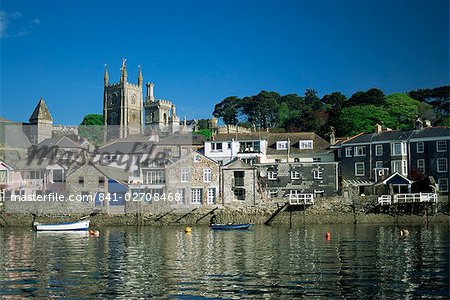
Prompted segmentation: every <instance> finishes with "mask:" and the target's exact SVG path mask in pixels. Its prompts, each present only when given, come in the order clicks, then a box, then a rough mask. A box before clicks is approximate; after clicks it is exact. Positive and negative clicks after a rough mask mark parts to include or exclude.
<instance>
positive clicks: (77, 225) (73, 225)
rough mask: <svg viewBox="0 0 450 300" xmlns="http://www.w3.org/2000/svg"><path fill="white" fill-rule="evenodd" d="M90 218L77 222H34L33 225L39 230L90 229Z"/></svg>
mask: <svg viewBox="0 0 450 300" xmlns="http://www.w3.org/2000/svg"><path fill="white" fill-rule="evenodd" d="M89 222H90V221H89V220H80V221H76V222H67V223H57V224H41V223H38V222H34V223H33V227H34V229H35V230H37V231H72V230H89Z"/></svg>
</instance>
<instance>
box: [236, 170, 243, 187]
mask: <svg viewBox="0 0 450 300" xmlns="http://www.w3.org/2000/svg"><path fill="white" fill-rule="evenodd" d="M244 175H245V173H244V171H234V186H244Z"/></svg>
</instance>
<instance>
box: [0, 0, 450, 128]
mask: <svg viewBox="0 0 450 300" xmlns="http://www.w3.org/2000/svg"><path fill="white" fill-rule="evenodd" d="M0 38H1V39H0V43H1V48H0V51H1V53H0V57H1V68H0V71H1V73H0V76H1V78H0V82H1V87H0V88H1V92H0V96H1V106H0V116H2V117H4V118H7V119H10V120H13V121H28V118H29V117H30V115H31V113H32V112H33V109H34V107H35V105H36V104H37V102H38V100H39V98H40V97H43V98H44V99H45V101H46V103H47V105H48V106H49V109H50V111H51V113H52V115H53V118H54V120H55V122H56V123H62V124H79V123H80V122H81V120H82V118H83V116H84V115H86V114H88V113H102V97H103V66H104V64H108V67H109V72H110V82H116V81H118V80H119V69H120V65H121V60H122V58H127V59H128V61H127V66H128V78H129V81H132V82H136V81H137V65H138V64H140V65H141V66H142V71H143V75H144V81H145V82H147V81H152V82H154V83H155V95H156V97H157V98H163V99H170V100H172V101H174V102H175V104H176V105H177V113H178V114H179V115H180V116H181V117H182V118H183V117H184V116H187V117H188V118H207V117H210V116H211V113H212V111H213V109H214V104H215V103H218V102H220V101H221V100H222V99H224V98H225V97H227V96H231V95H235V96H239V97H243V96H248V95H254V94H257V93H258V92H259V91H261V90H263V89H265V90H272V91H276V92H278V93H280V94H288V93H297V94H303V93H304V91H305V89H307V88H314V89H315V90H317V91H318V93H319V95H320V96H322V95H324V94H326V93H330V92H333V91H341V92H343V93H344V94H346V95H348V96H349V95H351V94H352V93H354V92H356V91H358V90H366V89H369V88H372V87H378V88H380V89H382V90H383V91H385V92H386V93H392V92H404V91H409V90H411V89H416V88H425V87H435V86H440V85H446V84H448V83H449V3H448V1H446V0H431V1H430V0H423V1H414V0H405V1H392V0H389V1H382V0H380V1H371V0H363V1H359V0H358V1H347V0H344V1H337V0H334V1H332V0H315V1H300V0H297V1H275V0H273V1H248V0H240V1H21V0H14V1H12V0H6V1H5V0H1V8H0Z"/></svg>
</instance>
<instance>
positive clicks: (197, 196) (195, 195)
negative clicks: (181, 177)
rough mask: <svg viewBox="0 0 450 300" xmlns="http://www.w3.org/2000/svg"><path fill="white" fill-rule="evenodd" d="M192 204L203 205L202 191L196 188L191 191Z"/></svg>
mask: <svg viewBox="0 0 450 300" xmlns="http://www.w3.org/2000/svg"><path fill="white" fill-rule="evenodd" d="M191 204H197V205H198V204H202V189H200V188H194V189H192V190H191Z"/></svg>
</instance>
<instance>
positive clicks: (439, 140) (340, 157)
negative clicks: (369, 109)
mask: <svg viewBox="0 0 450 300" xmlns="http://www.w3.org/2000/svg"><path fill="white" fill-rule="evenodd" d="M414 125H415V126H414V129H412V130H405V131H398V130H382V128H381V126H379V125H377V126H376V129H375V132H373V133H361V134H358V135H356V136H354V137H352V138H349V139H347V140H344V141H339V142H337V143H336V144H334V145H332V146H331V148H333V149H334V150H335V155H336V160H337V161H339V163H340V167H339V168H340V178H341V180H342V183H343V184H344V185H346V184H351V185H356V186H358V187H359V189H360V192H361V193H366V192H370V190H371V188H372V186H373V184H375V183H376V182H379V181H380V180H384V179H386V178H388V177H389V176H390V175H392V174H394V173H398V174H400V175H402V176H403V177H407V178H409V179H412V180H413V181H419V180H421V179H423V178H425V177H428V178H431V177H432V182H435V183H436V185H437V188H438V190H439V191H440V192H442V193H448V180H449V177H450V173H449V166H448V159H449V149H450V128H449V127H432V126H431V125H430V123H429V122H427V121H426V122H425V124H424V123H423V122H422V120H417V121H416V122H415V124H414ZM403 192H405V191H403Z"/></svg>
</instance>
